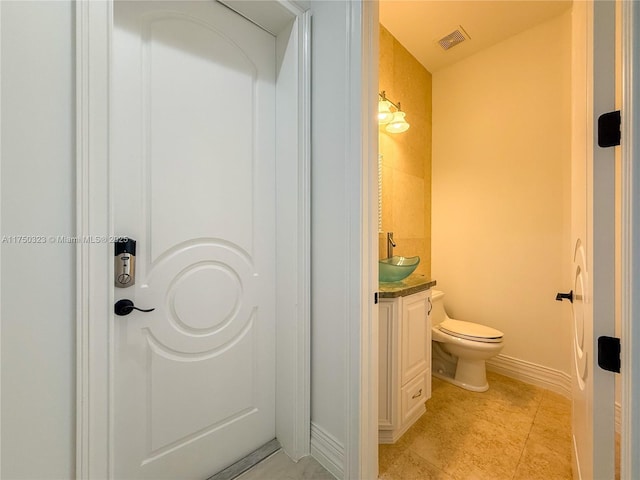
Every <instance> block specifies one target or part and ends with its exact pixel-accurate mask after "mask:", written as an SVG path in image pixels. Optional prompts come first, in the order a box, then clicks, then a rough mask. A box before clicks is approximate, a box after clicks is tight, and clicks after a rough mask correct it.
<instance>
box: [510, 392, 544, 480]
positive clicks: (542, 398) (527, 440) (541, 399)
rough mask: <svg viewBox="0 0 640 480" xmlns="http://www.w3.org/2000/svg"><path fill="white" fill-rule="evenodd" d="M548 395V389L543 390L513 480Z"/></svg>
mask: <svg viewBox="0 0 640 480" xmlns="http://www.w3.org/2000/svg"><path fill="white" fill-rule="evenodd" d="M546 395H547V393H546V391H544V390H543V391H542V395H541V396H540V401H539V402H538V406H537V408H536V413H534V414H533V418H532V420H531V426H530V427H529V433H527V438H525V440H524V445H523V446H522V451H521V452H520V458H518V463H516V469H515V470H514V471H513V477H511V480H515V478H516V475H517V474H518V467H520V463H521V462H522V457H523V456H524V451H525V450H526V448H527V443H529V437H530V436H531V431H532V430H533V425H534V424H535V423H536V417H537V416H538V413H539V412H540V407H541V406H542V401H543V400H544V397H545V396H546Z"/></svg>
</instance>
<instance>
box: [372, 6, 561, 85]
mask: <svg viewBox="0 0 640 480" xmlns="http://www.w3.org/2000/svg"><path fill="white" fill-rule="evenodd" d="M570 6H571V1H570V0H554V1H546V0H534V1H531V0H528V1H520V0H499V1H495V0H448V1H447V0H445V1H443V0H439V1H432V0H380V23H382V25H384V27H385V28H386V29H387V30H389V31H390V32H391V34H392V35H393V36H394V37H396V39H398V41H399V42H400V43H401V44H402V45H404V47H405V48H406V49H407V50H409V52H411V54H412V55H413V56H414V57H416V58H417V59H418V61H419V62H420V63H421V64H422V65H424V67H425V68H426V69H427V70H428V71H430V72H431V73H433V72H436V71H438V70H439V69H441V68H444V67H446V66H448V65H451V64H453V63H456V62H458V61H460V60H462V59H463V58H466V57H468V56H471V55H473V54H474V53H476V52H479V51H480V50H483V49H485V48H487V47H490V46H492V45H495V44H496V43H498V42H501V41H502V40H504V39H506V38H508V37H510V36H512V35H515V34H517V33H520V32H522V31H524V30H526V29H528V28H531V27H533V26H534V25H536V24H538V23H541V22H544V21H546V20H549V19H551V18H553V17H555V16H558V15H560V14H561V13H562V12H564V11H566V10H568V9H569V7H570ZM459 26H462V27H463V29H464V31H465V32H466V33H467V34H468V35H469V37H470V38H469V39H468V40H465V41H464V42H462V43H460V44H458V45H456V46H454V47H452V48H450V49H449V50H446V51H445V50H443V49H442V48H441V47H440V46H439V45H438V43H437V41H438V40H439V39H440V38H442V37H444V36H445V35H448V34H449V33H451V32H453V31H454V30H456V29H458V28H459Z"/></svg>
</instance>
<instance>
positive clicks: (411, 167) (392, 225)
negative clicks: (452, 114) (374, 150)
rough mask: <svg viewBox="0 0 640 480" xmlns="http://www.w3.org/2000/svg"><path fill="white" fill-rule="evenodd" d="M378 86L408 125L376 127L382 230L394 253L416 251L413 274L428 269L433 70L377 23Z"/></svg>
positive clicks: (382, 245)
mask: <svg viewBox="0 0 640 480" xmlns="http://www.w3.org/2000/svg"><path fill="white" fill-rule="evenodd" d="M380 90H381V91H382V90H384V91H386V94H387V97H388V98H389V99H390V100H392V101H393V102H396V103H397V102H400V103H401V106H402V110H403V111H404V112H405V113H406V114H407V117H406V118H407V121H408V122H409V124H410V125H411V128H409V130H407V131H406V132H404V133H398V134H390V133H387V132H385V131H384V128H381V129H380V136H379V139H380V153H381V154H382V156H383V161H382V162H383V166H382V233H381V234H380V242H379V243H380V258H386V256H387V248H386V245H387V244H386V233H387V232H393V233H394V239H395V242H396V244H397V247H396V248H395V249H394V254H397V255H404V256H414V255H419V256H420V259H421V261H420V265H419V267H418V269H417V270H416V273H422V274H425V275H429V274H430V272H431V236H430V231H431V218H430V212H431V74H430V73H429V72H428V71H427V70H426V69H425V68H424V67H423V66H422V65H421V64H420V63H418V61H417V60H416V59H415V58H414V57H413V56H412V55H411V54H410V53H409V52H408V51H407V50H406V49H405V48H404V47H403V46H402V45H401V44H400V43H399V42H398V41H397V40H396V39H395V38H394V37H393V36H392V35H391V34H390V33H389V32H388V31H387V30H386V29H385V28H384V27H383V26H382V25H381V26H380Z"/></svg>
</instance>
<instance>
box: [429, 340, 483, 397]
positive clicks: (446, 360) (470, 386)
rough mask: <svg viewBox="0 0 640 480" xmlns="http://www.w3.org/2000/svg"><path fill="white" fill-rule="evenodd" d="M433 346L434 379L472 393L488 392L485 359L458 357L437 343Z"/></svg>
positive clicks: (432, 367)
mask: <svg viewBox="0 0 640 480" xmlns="http://www.w3.org/2000/svg"><path fill="white" fill-rule="evenodd" d="M431 346H432V357H431V371H432V374H433V376H434V377H436V378H440V379H442V380H444V381H446V382H449V383H452V384H454V385H456V386H458V387H460V388H464V389H465V390H470V391H472V392H486V391H487V390H488V389H489V383H488V382H487V367H486V364H485V361H484V359H479V358H472V359H469V358H460V357H457V356H455V355H452V354H451V353H449V352H447V351H446V350H445V349H444V346H443V345H442V344H441V343H439V342H435V341H434V342H432V343H431Z"/></svg>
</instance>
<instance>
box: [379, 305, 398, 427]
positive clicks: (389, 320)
mask: <svg viewBox="0 0 640 480" xmlns="http://www.w3.org/2000/svg"><path fill="white" fill-rule="evenodd" d="M397 307H398V302H388V301H381V302H380V307H379V310H378V322H379V325H380V328H379V331H378V343H379V347H378V379H379V380H378V426H379V427H380V428H383V427H388V428H391V426H392V423H393V416H392V415H393V410H392V408H391V407H392V405H393V400H392V398H391V396H392V395H393V390H394V389H393V384H394V379H395V378H397V375H396V374H395V368H394V366H395V365H396V364H397V360H396V358H395V357H396V355H395V353H396V349H395V348H394V347H393V345H394V344H395V343H396V342H395V340H394V339H395V338H397V336H398V313H397V312H398V308H397Z"/></svg>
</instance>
